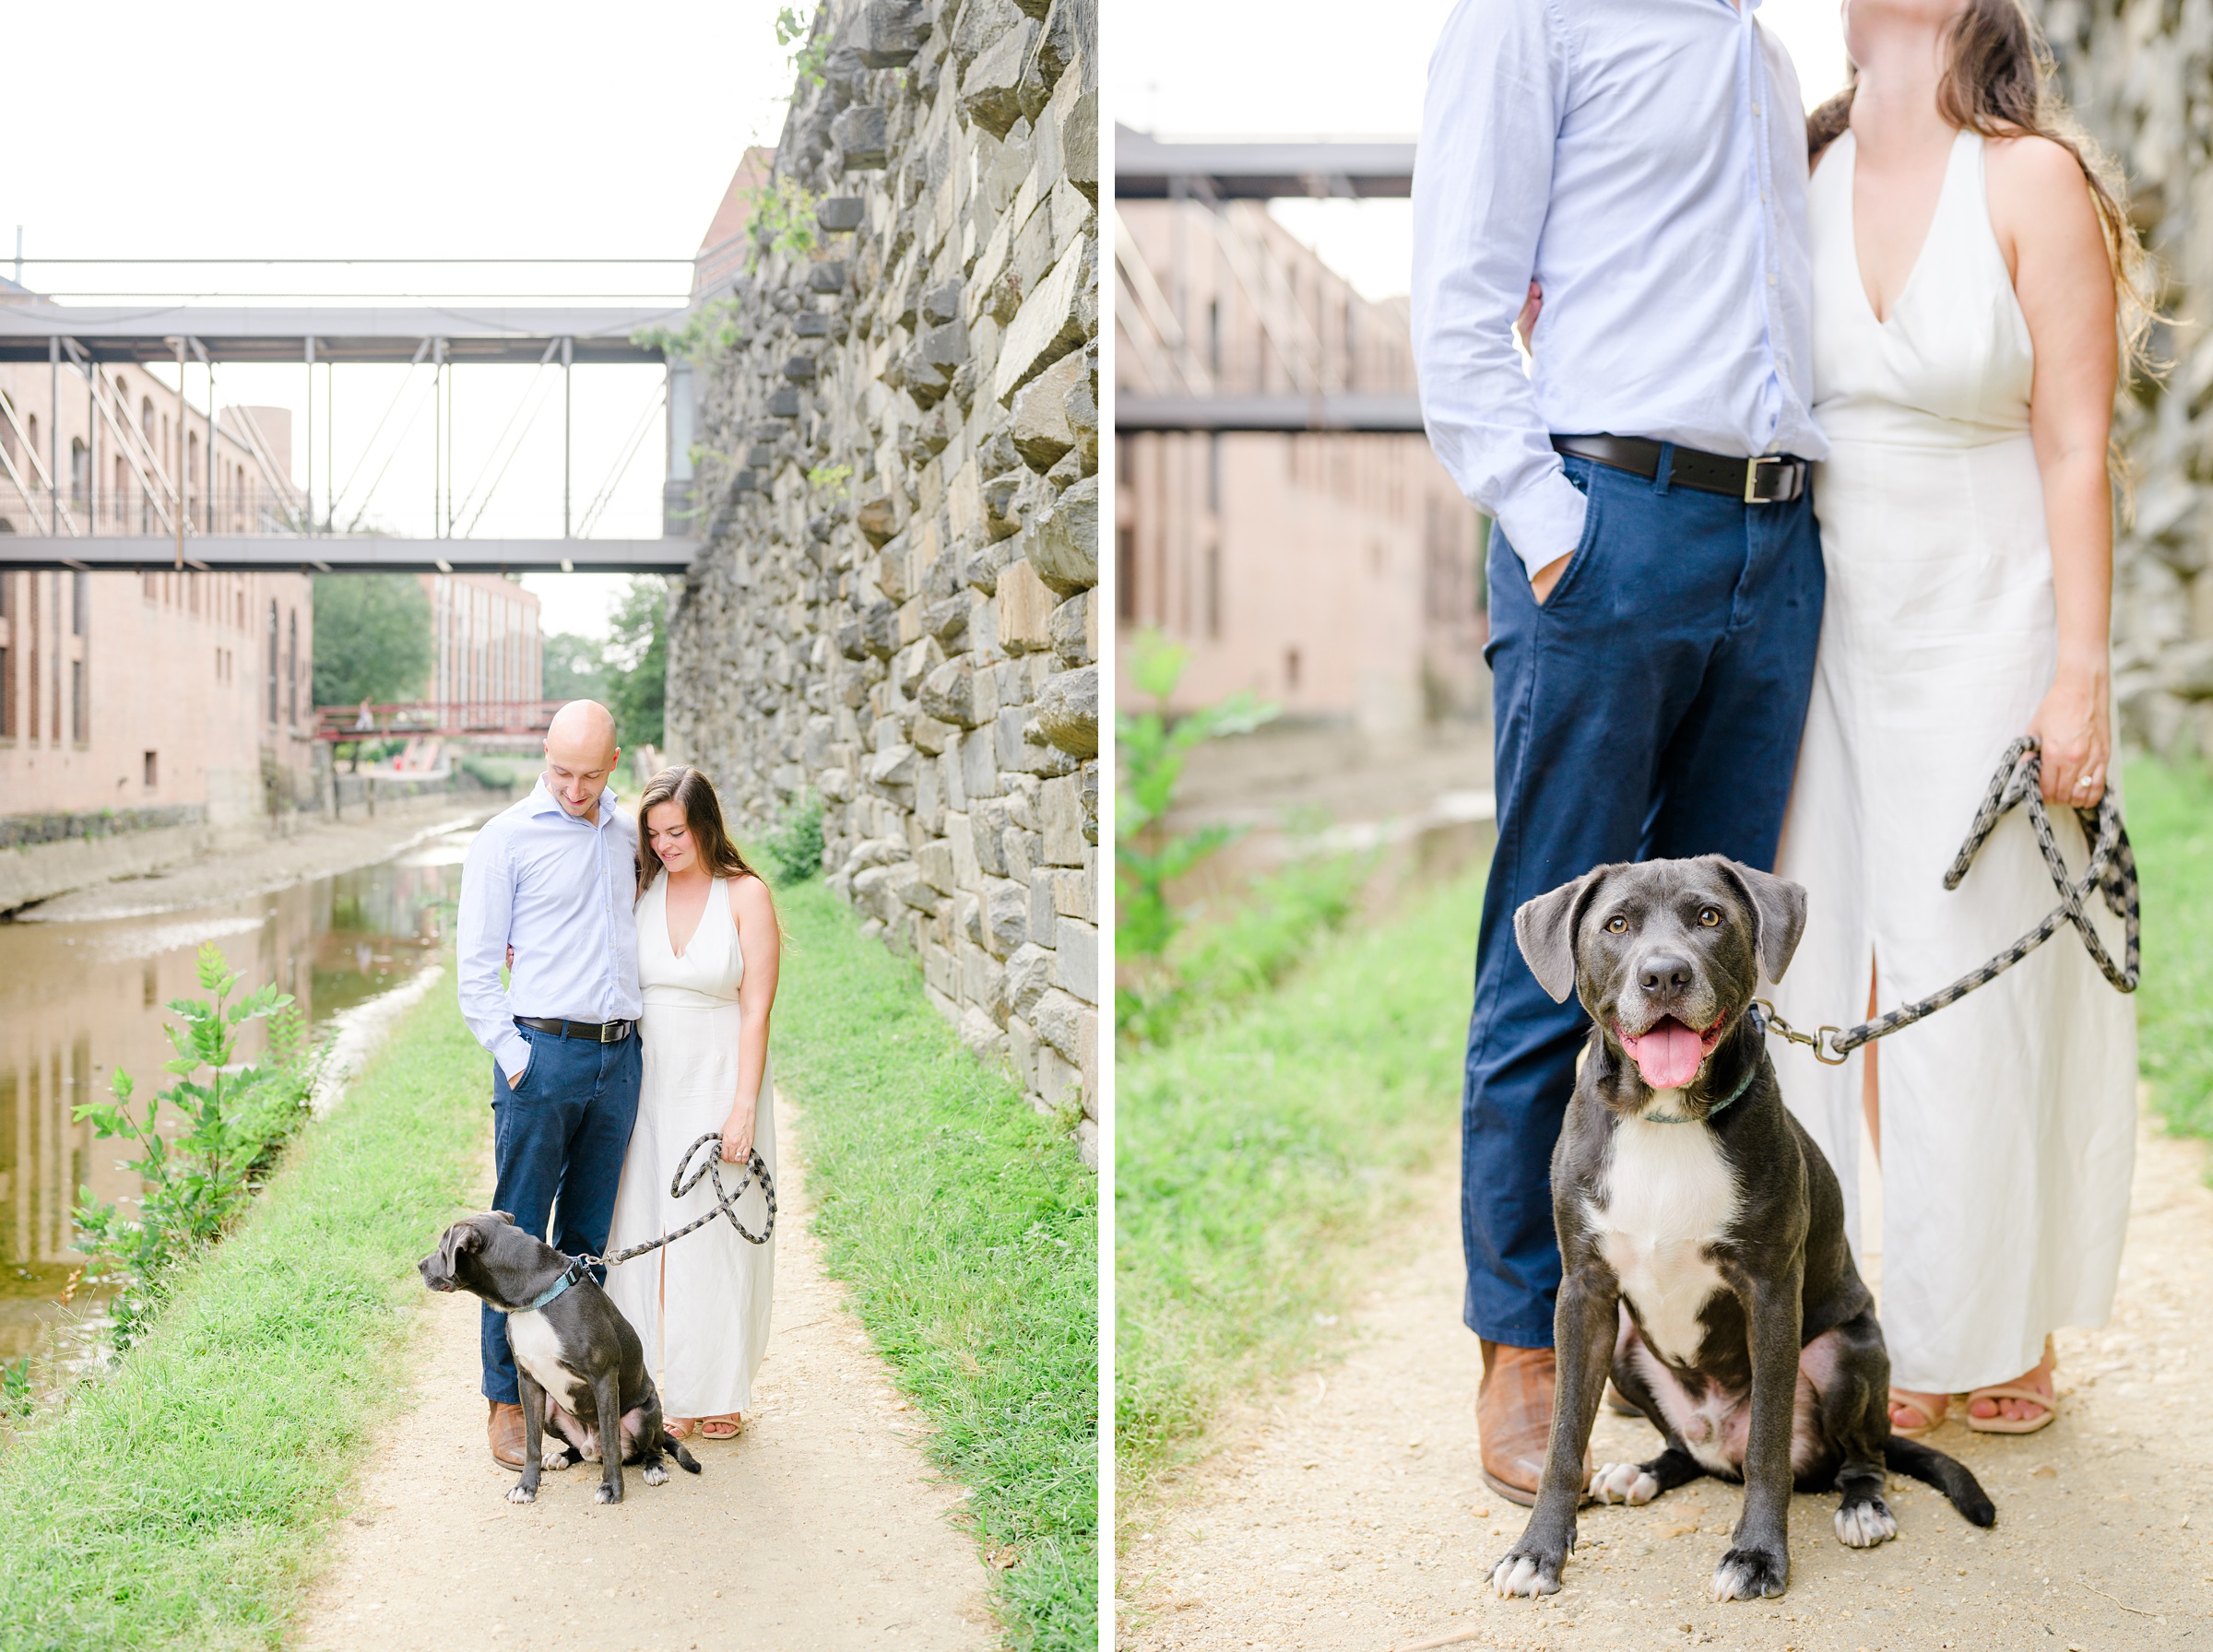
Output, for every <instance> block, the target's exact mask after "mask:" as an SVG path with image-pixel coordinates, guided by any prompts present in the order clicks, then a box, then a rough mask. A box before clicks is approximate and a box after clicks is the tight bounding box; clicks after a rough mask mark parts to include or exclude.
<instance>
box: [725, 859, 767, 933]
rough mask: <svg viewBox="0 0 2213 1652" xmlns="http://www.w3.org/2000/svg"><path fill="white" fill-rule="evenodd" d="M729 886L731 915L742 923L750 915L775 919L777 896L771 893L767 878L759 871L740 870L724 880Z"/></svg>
mask: <svg viewBox="0 0 2213 1652" xmlns="http://www.w3.org/2000/svg"><path fill="white" fill-rule="evenodd" d="M723 881H724V882H725V883H726V884H728V886H729V891H730V915H731V916H732V917H734V918H736V919H737V920H738V921H739V923H740V925H742V924H743V923H744V922H745V920H746V919H747V918H748V917H764V918H769V919H771V920H772V921H773V919H774V918H775V911H776V903H775V897H774V896H773V895H771V894H770V893H769V891H768V882H767V879H763V877H762V876H761V874H760V873H758V872H750V871H749V872H740V873H739V874H738V875H737V876H736V877H734V878H726V879H724V880H723Z"/></svg>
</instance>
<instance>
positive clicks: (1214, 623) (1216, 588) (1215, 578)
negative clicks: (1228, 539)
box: [1206, 545, 1222, 637]
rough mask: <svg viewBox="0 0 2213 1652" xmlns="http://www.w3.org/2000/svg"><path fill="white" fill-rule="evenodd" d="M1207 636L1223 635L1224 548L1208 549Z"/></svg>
mask: <svg viewBox="0 0 2213 1652" xmlns="http://www.w3.org/2000/svg"><path fill="white" fill-rule="evenodd" d="M1206 634H1207V635H1208V636H1210V637H1219V636H1221V634H1222V548H1221V546H1219V545H1210V546H1208V547H1207V548H1206Z"/></svg>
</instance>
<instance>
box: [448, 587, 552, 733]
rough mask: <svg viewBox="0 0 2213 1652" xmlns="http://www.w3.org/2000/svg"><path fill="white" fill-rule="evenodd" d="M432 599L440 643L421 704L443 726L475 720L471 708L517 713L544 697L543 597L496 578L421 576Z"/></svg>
mask: <svg viewBox="0 0 2213 1652" xmlns="http://www.w3.org/2000/svg"><path fill="white" fill-rule="evenodd" d="M417 577H418V578H420V580H421V581H422V587H423V590H424V591H425V592H426V593H427V594H428V595H429V596H430V599H431V634H432V637H433V638H434V639H435V640H436V643H437V649H436V653H435V655H434V656H433V657H434V663H433V664H432V667H431V680H430V682H429V683H428V684H426V685H425V687H424V691H423V697H424V698H425V699H427V700H430V701H432V702H435V703H436V704H437V705H438V706H439V707H440V708H441V715H440V719H439V720H440V721H441V722H442V723H448V724H450V723H452V722H454V721H456V717H458V718H460V719H463V720H471V719H470V718H469V713H468V710H467V708H469V707H471V706H487V705H512V704H515V703H516V702H521V701H526V700H536V699H538V697H539V695H540V694H541V693H542V692H543V691H544V682H545V637H544V634H543V632H542V631H541V629H540V627H539V623H538V596H537V593H535V592H532V591H526V590H525V589H523V587H522V586H521V585H519V584H516V583H515V582H514V581H513V580H509V579H503V578H502V577H501V576H500V575H498V574H496V573H424V574H420V575H418V576H417Z"/></svg>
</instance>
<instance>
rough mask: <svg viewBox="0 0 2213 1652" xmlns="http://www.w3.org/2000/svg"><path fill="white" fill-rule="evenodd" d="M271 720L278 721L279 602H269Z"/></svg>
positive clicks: (272, 721)
mask: <svg viewBox="0 0 2213 1652" xmlns="http://www.w3.org/2000/svg"><path fill="white" fill-rule="evenodd" d="M269 721H270V722H271V723H274V722H276V721H277V604H276V603H275V601H274V600H272V601H271V602H270V604H269Z"/></svg>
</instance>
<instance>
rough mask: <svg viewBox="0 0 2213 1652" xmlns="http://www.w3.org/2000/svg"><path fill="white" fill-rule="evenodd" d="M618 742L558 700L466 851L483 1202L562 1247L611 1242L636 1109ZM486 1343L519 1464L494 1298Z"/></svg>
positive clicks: (467, 1012) (465, 1013) (466, 947)
mask: <svg viewBox="0 0 2213 1652" xmlns="http://www.w3.org/2000/svg"><path fill="white" fill-rule="evenodd" d="M621 755H622V754H621V749H619V748H618V747H617V746H616V745H615V720H614V718H613V717H612V716H610V715H609V714H608V710H607V708H606V707H605V706H603V705H600V704H598V703H597V702H593V701H590V700H574V701H571V702H569V703H568V704H567V705H564V706H562V708H561V710H560V712H559V713H558V714H555V716H554V718H553V724H552V726H551V727H550V728H549V729H548V730H547V731H546V769H545V773H543V774H541V775H539V776H538V785H535V786H534V787H532V788H531V791H530V795H529V796H527V797H525V798H524V799H523V800H522V801H521V802H519V803H517V804H515V805H514V806H513V807H512V808H508V809H506V810H505V811H504V812H503V813H501V814H500V815H498V816H496V817H495V818H494V819H493V820H491V821H490V822H488V823H487V824H486V826H485V827H484V830H483V831H481V832H479V833H477V838H476V841H475V842H474V843H472V844H470V845H469V847H468V857H467V860H465V861H464V862H463V863H462V867H461V919H460V934H459V936H458V948H459V962H460V969H461V1014H462V1018H463V1019H464V1020H466V1021H467V1022H468V1030H469V1031H470V1032H473V1033H475V1034H476V1035H477V1042H478V1043H479V1044H482V1045H483V1046H484V1047H485V1049H486V1050H487V1051H489V1052H490V1053H491V1118H492V1127H491V1140H492V1155H493V1163H494V1165H495V1167H496V1169H497V1171H498V1175H499V1185H498V1186H497V1187H496V1188H495V1190H494V1191H493V1194H492V1201H491V1202H492V1208H493V1209H498V1210H505V1211H507V1212H508V1213H509V1214H510V1215H512V1216H513V1217H514V1218H515V1223H516V1225H517V1226H519V1227H521V1228H523V1229H524V1230H526V1231H527V1232H528V1233H532V1234H534V1235H536V1236H537V1237H538V1238H540V1239H544V1240H547V1241H548V1242H549V1243H550V1244H551V1245H553V1246H554V1248H555V1249H557V1250H562V1251H566V1252H568V1253H569V1254H570V1255H571V1256H574V1255H576V1254H577V1253H579V1252H582V1251H591V1252H593V1253H594V1254H598V1252H599V1251H602V1250H604V1249H605V1248H606V1247H607V1230H608V1224H609V1221H611V1220H612V1219H613V1216H614V1210H615V1186H616V1184H617V1183H618V1182H619V1181H620V1180H621V1174H622V1155H623V1151H624V1150H625V1149H627V1148H628V1147H629V1145H630V1127H631V1125H632V1123H633V1120H635V1118H636V1117H637V1113H638V1076H639V1055H638V1035H637V1025H636V1023H637V1018H638V1009H639V1003H638V945H637V931H636V930H635V929H634V928H633V927H632V924H631V904H632V903H633V900H634V899H635V897H636V893H637V858H638V834H637V829H636V827H635V826H633V824H632V823H631V821H630V820H629V819H628V818H627V817H625V816H624V815H623V814H622V813H621V810H619V809H618V808H615V805H614V796H613V794H612V793H611V792H609V789H608V782H609V780H610V779H611V778H612V777H613V775H614V772H615V764H616V762H617V761H618V760H619V759H620V758H621ZM510 950H512V952H513V957H514V966H513V968H512V970H511V971H510V972H509V979H508V985H507V986H506V987H505V989H504V990H503V989H502V988H501V985H500V966H501V965H502V964H503V963H504V962H507V960H508V957H509V953H510ZM556 1219H558V1221H559V1225H558V1227H552V1228H551V1230H550V1231H549V1228H550V1224H552V1223H553V1222H554V1221H555V1220H556ZM483 1356H484V1398H486V1399H487V1400H489V1401H490V1402H491V1417H490V1421H489V1424H488V1426H489V1430H490V1434H491V1455H492V1457H493V1458H494V1459H495V1460H497V1461H498V1462H499V1463H501V1464H502V1465H503V1466H504V1467H506V1468H510V1469H519V1468H521V1467H522V1465H523V1409H522V1405H521V1403H520V1400H521V1393H520V1390H519V1389H518V1388H517V1386H516V1384H515V1355H514V1353H513V1351H511V1350H510V1349H509V1348H508V1346H507V1316H505V1315H503V1314H496V1313H494V1312H493V1311H492V1310H491V1309H490V1308H486V1309H485V1310H484V1323H483Z"/></svg>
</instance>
